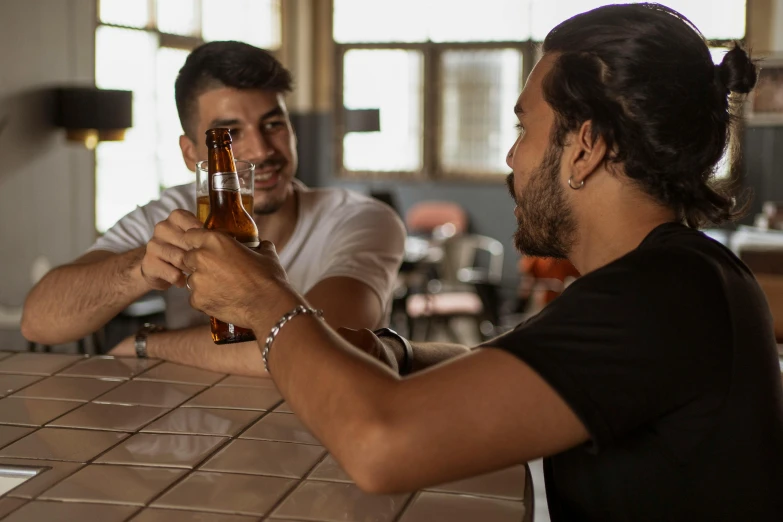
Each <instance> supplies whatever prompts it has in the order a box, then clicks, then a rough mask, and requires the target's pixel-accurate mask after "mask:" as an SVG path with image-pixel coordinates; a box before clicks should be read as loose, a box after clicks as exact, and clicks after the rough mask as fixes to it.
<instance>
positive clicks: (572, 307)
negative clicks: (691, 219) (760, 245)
mask: <svg viewBox="0 0 783 522" xmlns="http://www.w3.org/2000/svg"><path fill="white" fill-rule="evenodd" d="M486 345H487V346H494V347H499V348H502V349H505V350H507V351H509V352H510V353H512V354H514V355H516V356H517V357H519V358H520V359H522V360H523V361H524V362H525V363H527V364H528V365H529V366H531V367H532V368H533V369H534V370H535V371H536V372H537V373H539V374H540V375H541V376H542V377H543V378H544V379H545V380H546V381H547V382H548V383H549V384H550V385H551V386H552V387H553V388H554V389H555V390H556V391H557V393H559V394H560V396H561V397H562V398H563V399H564V400H565V401H566V402H567V403H568V404H569V406H570V407H571V409H572V410H573V411H574V412H575V413H576V415H577V416H578V417H579V418H580V419H581V420H582V422H583V423H584V425H585V427H586V428H587V430H588V431H589V433H590V436H591V440H590V442H589V443H587V444H584V445H582V446H579V447H576V448H573V449H570V450H568V451H565V452H563V453H560V454H557V455H554V456H552V457H550V458H548V459H546V460H545V468H544V470H545V476H546V487H547V498H548V502H549V509H550V514H551V517H552V520H553V521H554V522H562V521H567V522H576V521H601V522H608V521H632V522H642V521H653V520H654V521H667V522H676V521H688V522H695V521H702V520H703V521H710V522H713V521H753V522H766V521H776V522H780V521H783V397H782V396H783V393H782V392H781V375H780V367H779V363H778V355H777V349H776V343H775V338H774V334H773V329H772V319H771V316H770V312H769V307H768V306H767V302H766V299H765V297H764V295H763V293H762V292H761V290H760V288H759V286H758V285H757V283H756V282H755V280H754V278H753V276H752V275H751V273H750V271H749V270H748V268H747V267H746V266H745V265H744V264H743V263H742V262H740V261H739V260H738V259H737V258H736V257H735V256H734V255H733V254H732V253H731V252H730V251H729V250H728V249H726V248H724V247H723V246H722V245H720V244H719V243H717V242H715V241H713V240H711V239H710V238H708V237H707V236H705V235H704V234H702V233H700V232H698V231H695V230H691V229H689V228H687V227H685V226H682V225H679V224H673V223H669V224H665V225H661V226H659V227H657V228H656V229H655V230H653V231H652V232H651V233H650V234H649V235H648V236H647V238H645V240H644V241H643V242H642V243H641V244H640V245H639V247H638V248H637V249H635V250H633V251H632V252H630V253H628V254H627V255H625V256H623V257H622V258H620V259H618V260H616V261H614V262H612V263H610V264H608V265H606V266H604V267H602V268H600V269H598V270H596V271H594V272H591V273H589V274H587V275H585V276H583V277H582V278H580V279H578V280H577V281H575V282H574V283H573V284H572V285H571V286H570V287H569V288H568V289H566V291H565V292H563V294H562V295H561V296H560V297H558V298H557V299H556V300H555V301H553V302H552V303H551V304H550V305H549V306H547V307H546V308H545V309H544V310H543V311H542V312H541V313H539V314H538V315H536V316H535V317H532V318H531V319H529V320H528V321H526V322H525V323H523V324H522V325H520V326H519V327H517V329H515V330H514V331H512V332H509V333H507V334H505V335H503V336H501V337H499V338H497V339H494V340H492V341H489V342H488V343H486Z"/></svg>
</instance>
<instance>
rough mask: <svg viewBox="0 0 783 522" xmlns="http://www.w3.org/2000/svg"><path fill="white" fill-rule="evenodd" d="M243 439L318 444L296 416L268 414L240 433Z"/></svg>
mask: <svg viewBox="0 0 783 522" xmlns="http://www.w3.org/2000/svg"><path fill="white" fill-rule="evenodd" d="M241 438H243V439H260V440H279V441H284V442H299V443H302V444H320V442H318V439H316V438H315V437H314V436H313V434H312V433H310V432H309V431H308V429H307V428H305V426H304V424H302V421H300V420H299V419H298V418H297V417H296V416H294V415H289V414H287V413H269V414H267V415H265V416H264V417H263V418H262V419H260V420H259V421H258V422H256V423H255V424H253V425H252V426H251V427H250V428H248V430H247V431H245V432H244V433H242V435H241Z"/></svg>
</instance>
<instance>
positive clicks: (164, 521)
mask: <svg viewBox="0 0 783 522" xmlns="http://www.w3.org/2000/svg"><path fill="white" fill-rule="evenodd" d="M131 520H132V522H257V521H259V520H261V519H260V518H259V517H248V516H244V515H228V514H225V513H204V512H199V511H183V510H180V509H157V508H147V509H145V510H144V511H142V512H141V513H140V514H139V515H137V516H135V517H134V518H132V519H131ZM289 522H290V521H289Z"/></svg>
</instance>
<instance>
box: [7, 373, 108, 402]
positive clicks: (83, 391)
mask: <svg viewBox="0 0 783 522" xmlns="http://www.w3.org/2000/svg"><path fill="white" fill-rule="evenodd" d="M121 383H122V381H121V380H116V379H115V380H110V379H105V378H100V379H84V378H81V377H60V376H55V377H48V378H46V379H44V380H42V381H39V382H37V383H35V384H33V385H32V386H28V387H27V388H25V389H23V390H20V391H18V392H16V393H14V394H13V397H26V398H30V399H55V400H63V401H81V402H88V401H91V400H93V399H94V398H95V397H97V396H99V395H102V394H104V393H106V392H107V391H109V390H111V389H112V388H115V387H117V386H118V385H120V384H121Z"/></svg>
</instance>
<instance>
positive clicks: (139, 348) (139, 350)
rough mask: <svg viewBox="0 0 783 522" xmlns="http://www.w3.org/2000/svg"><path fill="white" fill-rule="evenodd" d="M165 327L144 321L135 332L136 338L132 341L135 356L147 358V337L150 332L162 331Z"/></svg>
mask: <svg viewBox="0 0 783 522" xmlns="http://www.w3.org/2000/svg"><path fill="white" fill-rule="evenodd" d="M164 330H165V328H163V327H162V326H158V325H156V324H152V323H144V325H143V326H142V327H141V328H139V330H138V331H137V332H136V339H135V341H134V343H133V344H134V347H135V348H136V357H138V358H139V359H146V358H147V337H148V336H149V334H151V333H156V332H162V331H164Z"/></svg>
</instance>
